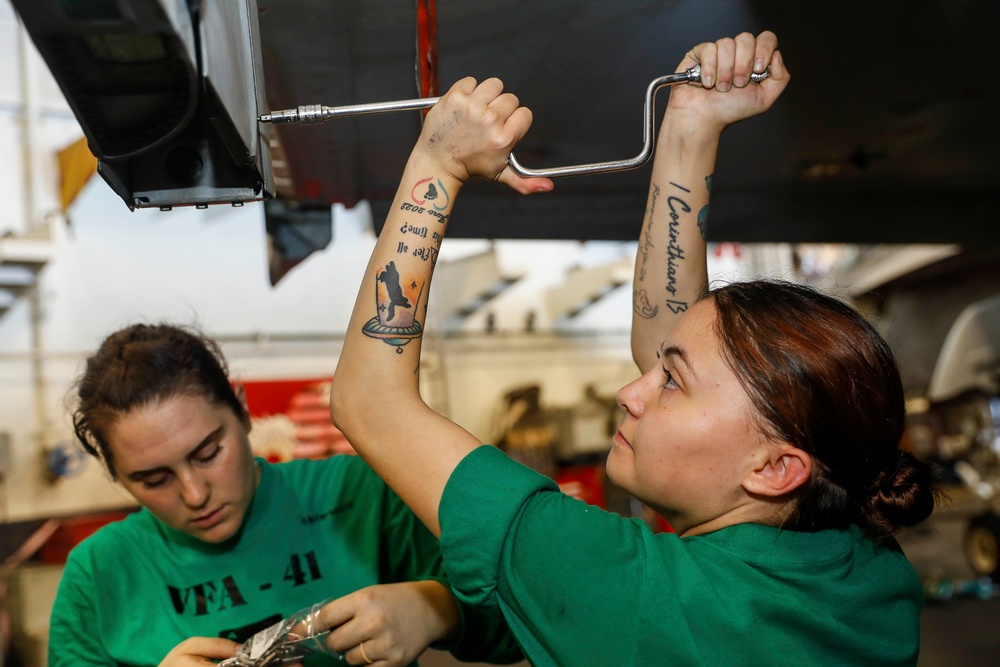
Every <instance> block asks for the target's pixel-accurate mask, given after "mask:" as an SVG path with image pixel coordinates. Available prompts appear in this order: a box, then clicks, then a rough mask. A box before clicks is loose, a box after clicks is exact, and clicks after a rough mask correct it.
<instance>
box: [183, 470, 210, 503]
mask: <svg viewBox="0 0 1000 667" xmlns="http://www.w3.org/2000/svg"><path fill="white" fill-rule="evenodd" d="M178 481H179V482H180V490H181V500H182V501H184V504H185V505H187V506H188V507H190V508H192V509H198V508H199V507H204V506H205V504H206V503H207V502H208V498H209V496H210V495H211V487H210V486H209V484H208V482H207V481H206V480H204V479H202V477H201V475H198V474H197V473H195V472H194V471H191V470H188V471H185V472H183V473H181V474H179V475H178Z"/></svg>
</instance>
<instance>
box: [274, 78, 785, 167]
mask: <svg viewBox="0 0 1000 667" xmlns="http://www.w3.org/2000/svg"><path fill="white" fill-rule="evenodd" d="M770 74H771V70H770V68H769V69H767V70H765V71H764V72H762V73H760V74H756V73H752V74H751V75H750V80H751V81H753V82H756V83H759V82H761V81H763V80H764V79H766V78H767V77H768V76H770ZM700 81H701V67H700V66H699V65H695V66H694V67H692V68H690V69H688V70H686V71H684V72H677V73H675V74H667V75H665V76H661V77H659V78H656V79H653V80H652V81H651V82H650V84H649V86H647V88H646V100H645V104H644V106H643V131H642V143H643V146H642V151H641V152H640V153H639V154H638V155H636V156H635V157H634V158H631V159H628V160H615V161H611V162H595V163H592V164H579V165H572V166H568V167H550V168H548V169H528V168H527V167H524V166H522V165H521V163H520V162H518V161H517V159H516V158H515V157H514V154H513V153H511V155H510V157H509V158H508V159H507V163H508V165H509V166H510V169H511V171H513V172H514V173H515V174H518V175H519V176H523V177H526V178H533V177H541V178H557V177H559V176H580V175H583V174H601V173H606V172H612V171H628V170H630V169H638V168H639V167H641V166H643V165H644V164H646V163H647V162H648V161H649V158H650V157H652V155H653V134H654V132H653V126H654V122H653V112H654V98H655V97H656V92H657V91H658V90H659V89H660V88H662V87H664V86H672V85H674V84H678V83H694V84H698V83H700ZM440 99H441V98H440V97H418V98H416V99H412V100H397V101H395V102H373V103H371V104H351V105H348V106H340V107H328V106H323V105H321V104H309V105H303V106H299V107H296V108H294V109H283V110H281V111H272V112H271V113H269V114H265V115H263V116H261V117H260V122H262V123H271V124H274V125H284V124H292V123H295V124H315V123H322V122H324V121H327V120H330V119H331V118H340V117H342V116H365V115H370V114H376V113H388V112H393V111H409V110H411V109H427V108H429V107H432V106H434V105H435V104H437V102H438V100H440Z"/></svg>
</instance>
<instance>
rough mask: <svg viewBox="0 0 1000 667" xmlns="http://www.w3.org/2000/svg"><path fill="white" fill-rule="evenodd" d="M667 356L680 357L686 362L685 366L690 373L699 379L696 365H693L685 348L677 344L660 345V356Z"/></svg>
mask: <svg viewBox="0 0 1000 667" xmlns="http://www.w3.org/2000/svg"><path fill="white" fill-rule="evenodd" d="M665 357H676V358H678V359H680V360H681V361H682V362H684V366H685V367H686V368H687V370H688V373H690V374H691V375H692V376H693V377H694V379H695V380H697V379H698V374H697V373H696V372H695V370H694V366H692V365H691V360H690V359H688V356H687V353H686V352H685V351H684V350H683V349H681V348H679V347H677V346H676V345H666V344H664V345H663V346H661V347H660V358H661V359H663V358H665Z"/></svg>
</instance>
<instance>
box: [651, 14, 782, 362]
mask: <svg viewBox="0 0 1000 667" xmlns="http://www.w3.org/2000/svg"><path fill="white" fill-rule="evenodd" d="M777 47H778V40H777V38H776V37H775V35H774V33H772V32H767V31H765V32H763V33H761V34H760V35H759V36H758V37H756V38H754V36H753V35H751V34H750V33H743V34H741V35H738V36H737V37H736V38H735V39H722V40H719V41H717V42H706V43H704V44H700V45H698V46H697V47H695V48H694V49H692V50H691V51H689V52H688V53H687V55H686V56H685V57H684V59H683V60H682V61H681V63H680V65H679V66H678V71H683V70H686V69H688V68H690V67H693V66H694V65H696V64H698V65H700V66H701V74H702V84H703V86H701V87H699V86H694V85H681V86H675V87H674V88H672V89H671V91H670V100H669V102H668V104H667V111H666V113H665V115H664V118H663V123H662V125H661V126H660V133H659V137H658V139H657V143H656V153H655V155H654V158H653V173H652V176H651V178H650V186H649V197H648V199H647V202H646V212H645V217H644V218H643V224H642V231H641V233H640V235H639V248H638V252H637V254H636V260H635V275H634V278H633V291H632V358H633V359H634V360H635V363H636V364H637V365H638V366H639V369H640V370H641V371H642V372H643V373H645V372H646V371H648V370H650V369H651V368H652V367H653V366H654V365H655V364H656V363H657V361H656V355H657V351H658V350H659V347H660V344H661V342H662V341H663V339H664V338H665V337H666V335H667V333H668V332H669V331H670V329H671V328H672V327H673V326H674V323H675V322H676V321H677V319H679V318H680V316H681V314H683V313H684V311H686V310H687V309H688V307H689V306H690V305H691V303H692V302H693V301H694V300H695V299H697V298H698V296H699V295H700V294H701V293H702V292H703V291H704V290H705V289H706V288H707V286H708V272H707V269H706V258H705V239H706V236H707V223H708V198H709V192H710V190H711V187H712V174H713V172H714V170H715V157H716V152H717V151H718V147H719V138H720V137H721V136H722V131H723V130H724V129H725V128H726V127H728V126H729V125H731V124H733V123H735V122H737V121H739V120H742V119H744V118H749V117H750V116H754V115H756V114H759V113H761V112H763V111H765V110H767V109H768V108H770V106H771V105H772V104H773V103H774V101H775V100H776V99H777V98H778V96H779V95H780V94H781V91H783V90H784V88H785V86H786V85H787V84H788V80H789V75H788V72H787V71H786V70H785V68H784V64H783V63H782V60H781V54H780V53H779V52H778V51H777ZM768 67H770V68H771V73H770V77H769V78H768V79H766V80H765V81H763V82H762V83H760V84H756V83H750V74H751V72H755V73H761V72H763V71H764V70H766V69H767V68H768Z"/></svg>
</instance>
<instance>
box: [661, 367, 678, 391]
mask: <svg viewBox="0 0 1000 667" xmlns="http://www.w3.org/2000/svg"><path fill="white" fill-rule="evenodd" d="M663 386H664V387H666V388H667V389H677V388H678V387H677V381H676V380H674V376H673V375H671V373H670V371H668V370H667V369H666V368H664V369H663Z"/></svg>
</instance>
